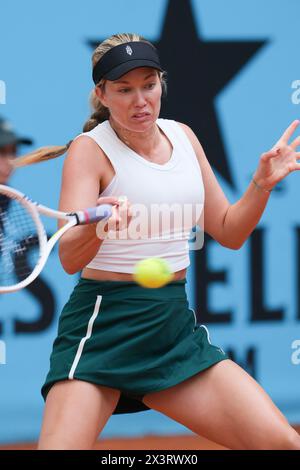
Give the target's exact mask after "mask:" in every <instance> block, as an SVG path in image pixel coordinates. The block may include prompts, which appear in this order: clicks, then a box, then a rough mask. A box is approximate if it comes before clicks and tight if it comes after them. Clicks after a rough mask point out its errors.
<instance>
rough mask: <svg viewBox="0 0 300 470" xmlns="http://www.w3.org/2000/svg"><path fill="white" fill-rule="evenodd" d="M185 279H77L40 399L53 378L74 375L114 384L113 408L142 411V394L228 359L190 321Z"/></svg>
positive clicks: (117, 411) (191, 314)
mask: <svg viewBox="0 0 300 470" xmlns="http://www.w3.org/2000/svg"><path fill="white" fill-rule="evenodd" d="M185 284H186V281H185V280H180V281H174V282H171V283H170V284H167V285H166V286H165V287H162V288H158V289H147V288H144V287H141V286H139V285H138V284H136V283H135V282H126V281H94V280H90V279H83V278H81V279H80V280H79V282H78V284H77V285H76V287H75V288H74V290H73V292H72V294H71V296H70V299H69V300H68V302H67V304H66V305H65V307H64V308H63V311H62V313H61V316H60V319H59V325H58V335H57V338H56V339H55V341H54V344H53V350H52V353H51V357H50V371H49V373H48V375H47V378H46V381H45V383H44V385H43V387H42V395H43V398H44V399H46V396H47V393H48V391H49V390H50V388H51V386H52V385H53V384H54V383H56V382H58V381H61V380H68V379H69V380H73V379H78V380H85V381H87V382H91V383H94V384H98V385H104V386H107V387H112V388H116V389H118V390H120V391H121V395H120V399H119V402H118V404H117V406H116V409H115V410H114V413H113V414H120V413H134V412H138V411H144V410H148V409H149V408H148V407H147V406H146V405H145V404H144V403H143V402H142V398H143V396H144V395H145V394H146V393H149V392H153V391H159V390H163V389H166V388H168V387H172V386H174V385H176V384H178V383H180V382H182V381H183V380H185V379H187V378H189V377H191V376H193V375H195V374H197V373H198V372H200V371H202V370H204V369H207V368H208V367H210V366H212V365H213V364H216V363H217V362H219V361H222V360H224V359H228V356H227V355H226V354H225V353H224V351H223V350H222V349H221V348H219V347H216V346H213V345H212V344H211V343H210V339H209V335H208V331H207V328H206V327H205V326H203V325H200V324H198V323H197V319H196V316H195V313H194V311H193V310H192V309H190V308H189V306H188V301H187V296H186V291H185Z"/></svg>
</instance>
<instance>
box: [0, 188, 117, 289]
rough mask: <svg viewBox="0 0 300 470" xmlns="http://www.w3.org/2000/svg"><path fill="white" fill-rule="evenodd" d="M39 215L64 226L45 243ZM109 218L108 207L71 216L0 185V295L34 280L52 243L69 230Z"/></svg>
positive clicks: (101, 206)
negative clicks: (53, 219)
mask: <svg viewBox="0 0 300 470" xmlns="http://www.w3.org/2000/svg"><path fill="white" fill-rule="evenodd" d="M40 214H43V215H46V216H49V217H52V218H56V219H62V220H66V221H67V223H66V224H65V225H64V226H63V227H61V228H60V229H59V230H57V232H55V233H54V234H53V235H52V236H51V237H50V238H49V240H48V237H47V234H46V230H45V228H44V225H43V223H42V221H41V218H40ZM111 215H112V206H111V205H110V204H102V205H99V206H96V207H91V208H87V209H84V210H81V211H76V212H71V213H66V212H61V211H57V210H53V209H49V208H48V207H46V206H43V205H41V204H38V203H37V202H35V201H32V200H31V199H30V198H29V197H27V196H25V195H24V194H23V193H21V192H20V191H17V190H16V189H13V188H10V187H8V186H5V185H1V184H0V294H1V293H6V292H15V291H18V290H20V289H23V288H24V287H26V286H28V284H30V283H31V282H32V281H34V279H36V278H37V276H38V275H39V274H40V272H41V271H42V269H43V268H44V266H45V264H46V262H47V259H48V256H49V255H50V253H51V250H52V248H53V247H54V245H55V243H56V242H57V241H58V240H59V239H60V238H61V237H62V236H63V234H64V233H66V232H67V230H69V229H70V228H71V227H74V226H75V225H86V224H93V223H95V222H98V221H99V220H102V219H106V218H109V217H110V216H111Z"/></svg>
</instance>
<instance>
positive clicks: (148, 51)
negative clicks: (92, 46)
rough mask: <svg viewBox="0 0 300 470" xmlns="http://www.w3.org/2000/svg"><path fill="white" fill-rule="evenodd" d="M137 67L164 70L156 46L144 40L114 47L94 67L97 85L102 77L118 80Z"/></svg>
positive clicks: (94, 77) (94, 78)
mask: <svg viewBox="0 0 300 470" xmlns="http://www.w3.org/2000/svg"><path fill="white" fill-rule="evenodd" d="M137 67H153V68H155V69H157V70H160V71H161V72H162V71H163V69H162V67H161V65H160V62H159V57H158V53H157V51H156V49H155V47H154V46H152V45H151V44H148V43H146V42H142V41H133V42H127V43H125V44H120V45H119V46H115V47H113V48H112V49H110V50H109V51H108V52H106V54H104V56H103V57H101V59H100V60H99V61H98V62H97V64H96V65H95V67H94V68H93V80H94V83H95V85H97V83H99V82H100V80H101V79H102V78H104V79H106V80H117V79H118V78H120V77H121V76H122V75H124V74H125V73H127V72H129V71H130V70H133V69H136V68H137Z"/></svg>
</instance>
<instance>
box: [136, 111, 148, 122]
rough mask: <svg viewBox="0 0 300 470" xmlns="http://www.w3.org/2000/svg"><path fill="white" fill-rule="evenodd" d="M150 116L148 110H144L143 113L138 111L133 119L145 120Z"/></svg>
mask: <svg viewBox="0 0 300 470" xmlns="http://www.w3.org/2000/svg"><path fill="white" fill-rule="evenodd" d="M149 116H150V113H148V112H143V113H136V114H134V115H133V116H132V118H133V119H135V120H137V121H143V120H145V119H147V118H148V117H149Z"/></svg>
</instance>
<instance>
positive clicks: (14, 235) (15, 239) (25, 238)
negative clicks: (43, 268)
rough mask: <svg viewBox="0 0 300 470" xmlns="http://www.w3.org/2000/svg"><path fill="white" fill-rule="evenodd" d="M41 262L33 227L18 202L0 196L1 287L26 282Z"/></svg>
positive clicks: (29, 216) (29, 215)
mask: <svg viewBox="0 0 300 470" xmlns="http://www.w3.org/2000/svg"><path fill="white" fill-rule="evenodd" d="M39 258H40V250H39V237H38V231H37V227H36V223H35V221H34V219H33V217H32V215H31V213H30V212H29V210H28V209H27V208H26V206H24V205H23V204H21V203H20V202H19V201H18V200H15V199H11V198H9V197H7V196H5V195H3V194H1V195H0V285H1V286H5V287H6V286H12V285H15V284H17V283H19V282H21V281H22V280H23V279H25V278H27V277H28V276H29V275H30V274H31V273H32V271H33V269H34V267H35V266H36V264H37V263H38V261H39Z"/></svg>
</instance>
